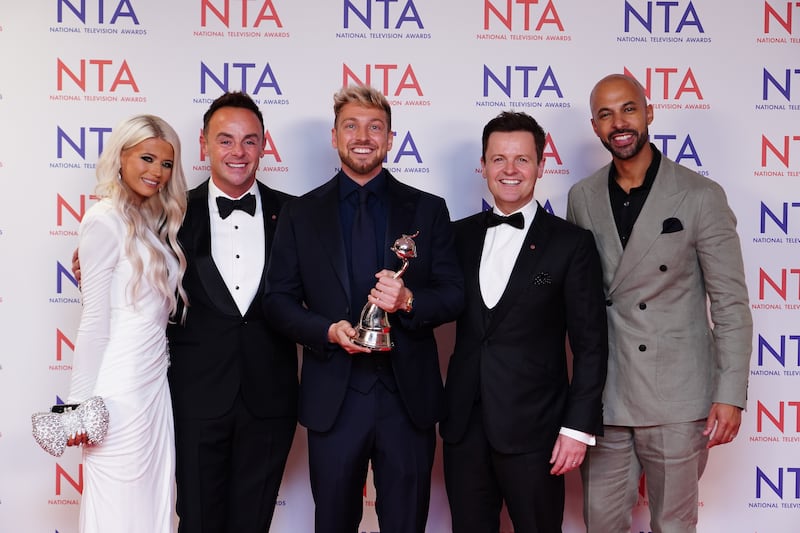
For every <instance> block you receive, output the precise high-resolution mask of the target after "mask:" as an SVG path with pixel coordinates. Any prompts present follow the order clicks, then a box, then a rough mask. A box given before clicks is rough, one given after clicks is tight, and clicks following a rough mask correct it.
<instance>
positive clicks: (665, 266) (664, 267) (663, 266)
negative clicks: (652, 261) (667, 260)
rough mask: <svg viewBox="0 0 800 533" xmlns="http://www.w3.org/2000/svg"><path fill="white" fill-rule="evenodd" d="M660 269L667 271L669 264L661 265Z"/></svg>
mask: <svg viewBox="0 0 800 533" xmlns="http://www.w3.org/2000/svg"><path fill="white" fill-rule="evenodd" d="M658 269H659V270H660V271H661V272H666V271H667V265H661V266H660V267H658Z"/></svg>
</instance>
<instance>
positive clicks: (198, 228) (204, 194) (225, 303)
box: [187, 180, 239, 315]
mask: <svg viewBox="0 0 800 533" xmlns="http://www.w3.org/2000/svg"><path fill="white" fill-rule="evenodd" d="M189 213H190V214H191V238H192V241H193V246H192V249H193V250H194V257H193V258H190V259H189V260H190V261H194V264H195V265H196V268H197V274H198V278H199V279H200V283H201V284H202V285H203V289H204V290H205V292H206V293H207V294H208V297H209V299H210V300H211V301H212V302H213V303H214V305H216V306H217V307H218V308H219V309H220V311H222V312H223V313H225V314H228V315H238V314H239V309H238V308H237V307H236V302H235V301H234V300H233V297H232V296H231V294H230V292H229V291H228V287H227V286H226V285H225V281H224V280H223V279H222V275H220V273H219V270H218V269H217V265H216V264H215V263H214V258H213V257H212V256H211V218H210V213H209V211H208V180H206V181H205V182H204V183H203V184H202V185H201V186H199V187H198V188H196V189H194V190H193V191H192V193H191V194H190V195H189V200H188V206H187V215H188V214H189ZM190 293H191V291H190Z"/></svg>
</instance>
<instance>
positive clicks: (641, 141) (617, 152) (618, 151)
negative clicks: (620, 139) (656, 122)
mask: <svg viewBox="0 0 800 533" xmlns="http://www.w3.org/2000/svg"><path fill="white" fill-rule="evenodd" d="M619 133H630V134H631V135H633V136H634V137H635V138H636V142H635V143H633V144H631V145H628V146H626V147H624V148H617V147H615V146H614V145H613V144H611V142H609V140H603V141H601V142H602V143H603V146H605V147H606V150H608V151H609V152H611V155H613V156H614V157H615V158H616V159H620V160H622V161H624V160H626V159H630V158H632V157H634V156H635V155H636V154H638V153H639V152H641V151H642V148H644V147H645V146H647V143H648V141H649V139H650V133H649V131H648V130H644V134H642V133H641V132H638V131H636V130H617V131H614V132H612V133H611V134H610V135H609V136H608V139H610V138H611V136H613V135H617V134H619Z"/></svg>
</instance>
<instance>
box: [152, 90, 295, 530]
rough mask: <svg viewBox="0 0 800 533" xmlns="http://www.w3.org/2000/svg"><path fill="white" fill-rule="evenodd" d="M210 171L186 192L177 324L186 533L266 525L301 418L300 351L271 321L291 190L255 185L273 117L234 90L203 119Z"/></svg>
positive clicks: (172, 374)
mask: <svg viewBox="0 0 800 533" xmlns="http://www.w3.org/2000/svg"><path fill="white" fill-rule="evenodd" d="M200 145H201V149H202V151H203V153H204V154H205V156H206V157H207V158H208V160H209V164H210V166H211V178H210V179H209V180H206V181H205V182H204V183H202V184H201V185H200V186H198V187H197V188H195V189H193V190H192V191H190V192H189V198H188V207H187V211H186V218H185V219H184V223H183V226H182V227H181V230H180V233H179V234H178V238H179V240H180V243H181V245H182V246H183V248H184V251H185V252H186V259H187V262H188V268H187V270H186V275H185V277H184V279H183V286H184V288H185V289H186V292H187V293H188V295H189V308H188V309H187V314H186V322H185V324H172V325H170V327H169V328H168V330H167V334H168V336H169V345H170V354H171V366H170V369H169V382H170V388H171V391H172V400H173V408H174V414H175V437H176V451H177V453H176V456H177V457H176V459H177V487H178V500H177V509H178V515H179V517H180V524H179V531H180V533H223V532H225V533H234V532H235V533H250V532H252V533H265V532H266V531H267V530H268V529H269V525H270V522H271V520H272V514H273V510H274V506H275V501H276V498H277V496H278V488H279V486H280V482H281V478H282V476H283V470H284V467H285V465H286V458H287V456H288V454H289V448H290V446H291V443H292V438H293V436H294V432H295V428H296V426H297V350H296V345H295V343H294V342H293V341H291V340H289V339H288V338H286V337H284V336H282V335H280V334H279V333H277V332H276V331H275V330H273V329H272V327H271V325H270V323H269V322H268V321H267V319H266V318H265V317H264V312H263V307H262V305H261V300H262V297H263V294H264V285H265V274H264V272H265V270H266V263H267V256H268V255H269V251H270V248H271V246H272V243H273V235H274V232H275V227H276V224H277V217H278V213H279V212H280V210H281V207H282V205H283V204H284V202H285V201H286V200H287V199H288V198H289V196H288V195H286V194H283V193H280V192H278V191H274V190H272V189H270V188H268V187H266V186H265V185H263V184H261V183H260V182H258V181H256V171H257V170H258V164H259V161H260V159H261V156H262V155H263V152H264V146H265V138H264V119H263V117H262V115H261V112H260V111H259V109H258V106H257V105H256V104H255V103H254V102H253V100H252V99H251V98H250V97H249V96H247V95H246V94H243V93H239V92H235V93H226V94H223V95H222V96H220V97H219V98H218V99H216V100H215V101H214V102H213V103H212V104H211V106H210V107H209V109H208V111H207V112H206V113H205V115H204V117H203V132H202V134H201V136H200Z"/></svg>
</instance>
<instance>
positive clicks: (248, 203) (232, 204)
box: [217, 193, 256, 219]
mask: <svg viewBox="0 0 800 533" xmlns="http://www.w3.org/2000/svg"><path fill="white" fill-rule="evenodd" d="M217 208H219V216H221V217H222V218H223V219H225V218H228V217H229V216H230V214H231V213H233V210H234V209H241V210H242V211H244V212H245V213H248V214H249V215H250V216H253V215H255V214H256V197H255V196H253V194H252V193H247V194H245V195H244V196H242V197H241V198H239V199H238V200H231V199H230V198H225V197H224V196H217Z"/></svg>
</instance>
